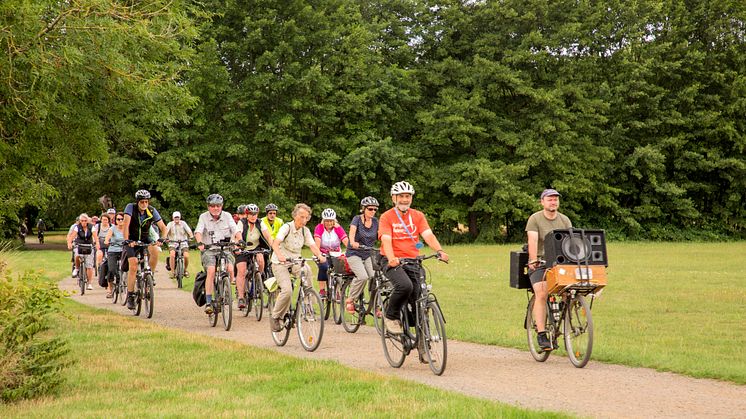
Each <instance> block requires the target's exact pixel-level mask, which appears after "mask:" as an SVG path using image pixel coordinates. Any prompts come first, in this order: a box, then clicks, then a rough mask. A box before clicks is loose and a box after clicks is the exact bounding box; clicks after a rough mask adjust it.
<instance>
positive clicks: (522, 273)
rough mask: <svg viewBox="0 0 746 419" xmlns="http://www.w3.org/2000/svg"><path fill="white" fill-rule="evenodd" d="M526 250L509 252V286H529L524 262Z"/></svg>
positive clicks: (525, 287) (525, 262)
mask: <svg viewBox="0 0 746 419" xmlns="http://www.w3.org/2000/svg"><path fill="white" fill-rule="evenodd" d="M527 263H528V252H510V286H511V287H512V288H518V289H529V288H531V280H530V279H529V277H528V271H527V270H526V264H527Z"/></svg>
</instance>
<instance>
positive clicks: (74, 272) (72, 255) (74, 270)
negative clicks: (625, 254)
mask: <svg viewBox="0 0 746 419" xmlns="http://www.w3.org/2000/svg"><path fill="white" fill-rule="evenodd" d="M79 224H80V215H78V216H77V217H75V222H74V223H73V225H71V226H70V229H69V230H67V235H68V236H69V235H71V234H72V233H73V231H75V227H77V226H78V225H79ZM70 264H71V265H72V277H73V278H76V277H77V276H78V269H77V268H78V264H77V262H76V261H75V251H74V250H73V251H72V252H71V253H70Z"/></svg>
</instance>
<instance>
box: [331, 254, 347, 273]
mask: <svg viewBox="0 0 746 419" xmlns="http://www.w3.org/2000/svg"><path fill="white" fill-rule="evenodd" d="M329 260H330V264H331V265H332V267H333V268H334V272H336V273H338V274H343V275H344V274H352V270H351V269H350V265H349V264H348V263H347V257H346V256H345V255H339V256H338V257H334V256H331V255H330V256H329Z"/></svg>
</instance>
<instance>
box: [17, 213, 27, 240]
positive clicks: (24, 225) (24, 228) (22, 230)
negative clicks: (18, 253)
mask: <svg viewBox="0 0 746 419" xmlns="http://www.w3.org/2000/svg"><path fill="white" fill-rule="evenodd" d="M27 223H28V220H27V219H25V218H24V219H23V221H21V225H20V227H18V230H19V233H20V235H21V243H26V235H27V234H28V225H27Z"/></svg>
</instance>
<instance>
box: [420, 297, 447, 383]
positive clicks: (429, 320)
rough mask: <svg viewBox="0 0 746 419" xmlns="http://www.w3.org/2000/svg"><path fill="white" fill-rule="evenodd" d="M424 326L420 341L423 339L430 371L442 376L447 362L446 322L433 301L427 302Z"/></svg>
mask: <svg viewBox="0 0 746 419" xmlns="http://www.w3.org/2000/svg"><path fill="white" fill-rule="evenodd" d="M424 320H425V324H423V325H422V329H423V333H422V336H420V338H421V339H425V353H426V354H427V360H428V362H429V364H430V369H431V370H432V371H433V374H435V375H441V374H443V371H445V370H446V361H447V360H448V345H447V341H446V322H445V319H444V318H443V313H442V312H441V311H440V307H439V306H438V304H437V303H436V302H435V301H428V302H427V307H426V308H425V319H424Z"/></svg>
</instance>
